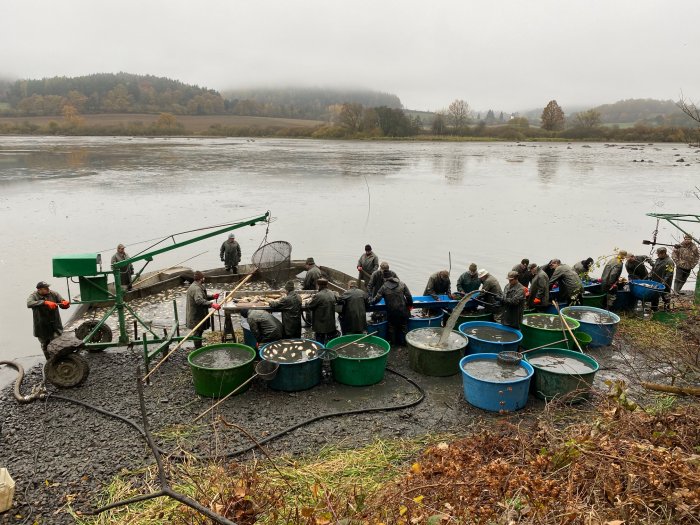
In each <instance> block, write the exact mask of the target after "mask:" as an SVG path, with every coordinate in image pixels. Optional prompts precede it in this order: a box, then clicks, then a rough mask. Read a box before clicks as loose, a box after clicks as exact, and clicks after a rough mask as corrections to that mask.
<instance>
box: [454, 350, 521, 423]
mask: <svg viewBox="0 0 700 525" xmlns="http://www.w3.org/2000/svg"><path fill="white" fill-rule="evenodd" d="M469 345H470V346H471V342H470V343H469ZM477 359H488V360H493V361H494V366H496V365H497V363H498V356H497V355H496V354H472V355H467V356H464V357H463V358H462V359H461V360H460V362H459V369H460V370H461V372H462V384H463V385H464V399H466V400H467V402H468V403H469V404H471V405H474V406H475V407H477V408H482V409H484V410H490V411H491V412H512V411H514V410H519V409H521V408H523V407H524V406H525V405H526V404H527V396H528V392H529V390H530V379H532V374H533V373H534V369H533V368H532V365H530V363H528V362H527V361H525V360H524V359H523V360H522V361H520V363H519V364H517V365H507V366H519V367H522V368H524V369H525V370H526V372H527V376H526V377H519V378H516V379H514V380H512V381H497V382H496V381H487V380H484V379H477V378H475V377H473V376H471V375H470V374H468V373H467V372H466V371H465V370H464V364H465V363H468V362H469V361H476V360H477Z"/></svg>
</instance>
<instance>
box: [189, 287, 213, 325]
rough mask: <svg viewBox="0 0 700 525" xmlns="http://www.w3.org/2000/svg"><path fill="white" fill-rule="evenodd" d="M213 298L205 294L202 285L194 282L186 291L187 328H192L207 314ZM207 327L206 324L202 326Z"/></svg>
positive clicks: (205, 290) (205, 291)
mask: <svg viewBox="0 0 700 525" xmlns="http://www.w3.org/2000/svg"><path fill="white" fill-rule="evenodd" d="M211 299H213V297H212V296H211V295H209V294H208V293H207V289H206V288H205V287H204V283H198V282H197V281H194V282H193V283H192V284H191V285H190V287H189V288H188V289H187V328H194V327H195V326H197V323H199V322H200V321H201V320H202V319H204V318H205V317H206V316H207V314H208V313H209V307H210V306H211V304H212V301H211ZM204 327H205V328H208V327H209V324H208V323H205V324H204Z"/></svg>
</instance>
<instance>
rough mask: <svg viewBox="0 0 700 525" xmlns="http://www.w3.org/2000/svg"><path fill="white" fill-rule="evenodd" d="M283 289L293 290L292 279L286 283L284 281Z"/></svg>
mask: <svg viewBox="0 0 700 525" xmlns="http://www.w3.org/2000/svg"><path fill="white" fill-rule="evenodd" d="M284 289H285V290H287V291H288V292H291V291H292V290H294V281H287V282H286V283H284Z"/></svg>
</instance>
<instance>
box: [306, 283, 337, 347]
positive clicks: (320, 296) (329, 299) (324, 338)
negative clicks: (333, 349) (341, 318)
mask: <svg viewBox="0 0 700 525" xmlns="http://www.w3.org/2000/svg"><path fill="white" fill-rule="evenodd" d="M317 285H318V292H317V293H316V295H314V297H313V299H311V301H310V302H309V310H310V311H311V312H312V313H313V325H312V326H313V330H314V339H315V340H316V341H318V342H319V343H321V344H323V345H325V344H326V343H327V342H328V341H330V340H331V339H333V338H335V337H337V335H338V330H337V328H336V324H335V305H336V303H337V301H338V298H337V297H336V295H335V294H334V293H333V292H332V291H330V290H329V289H328V280H327V279H325V278H323V277H321V278H320V279H319V280H318V281H317Z"/></svg>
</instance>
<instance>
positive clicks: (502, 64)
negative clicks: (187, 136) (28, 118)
mask: <svg viewBox="0 0 700 525" xmlns="http://www.w3.org/2000/svg"><path fill="white" fill-rule="evenodd" d="M0 6H1V8H2V17H1V18H0V77H9V78H11V79H17V78H42V77H50V76H55V75H66V76H77V75H86V74H90V73H98V72H118V71H125V72H129V73H137V74H152V75H157V76H167V77H170V78H174V79H178V80H181V81H183V82H186V83H192V84H197V85H200V86H205V87H209V88H213V89H217V90H223V89H226V88H229V87H255V86H286V85H308V86H352V87H366V88H370V89H375V90H380V91H385V92H389V93H394V94H396V95H398V96H399V97H400V98H401V101H402V102H403V104H404V107H406V108H409V109H421V110H438V109H442V108H445V107H447V105H448V104H449V103H450V102H451V101H452V100H454V99H457V98H460V99H464V100H466V101H467V102H468V103H469V104H470V106H471V107H472V108H474V109H477V110H485V109H489V108H493V109H494V110H505V111H517V110H526V109H530V108H537V107H543V106H544V105H545V104H546V103H547V101H549V100H551V99H556V100H557V101H558V102H559V103H560V104H561V105H562V106H563V107H564V110H565V111H566V109H567V108H566V106H567V105H596V104H600V103H607V102H614V101H616V100H620V99H626V98H658V99H674V100H676V99H677V98H678V96H679V94H680V92H681V91H683V93H684V94H685V95H686V97H689V98H691V99H694V100H696V101H697V100H698V99H700V58H699V55H698V51H699V50H700V30H698V21H699V20H700V0H484V1H469V0H455V1H453V0H449V1H440V0H402V1H393V0H392V1H387V0H371V1H368V0H352V1H345V2H340V1H333V0H312V1H306V0H247V1H239V0H211V1H207V0H199V1H194V0H192V1H184V0H167V1H166V0H117V1H106V0H3V1H2V3H0Z"/></svg>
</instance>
